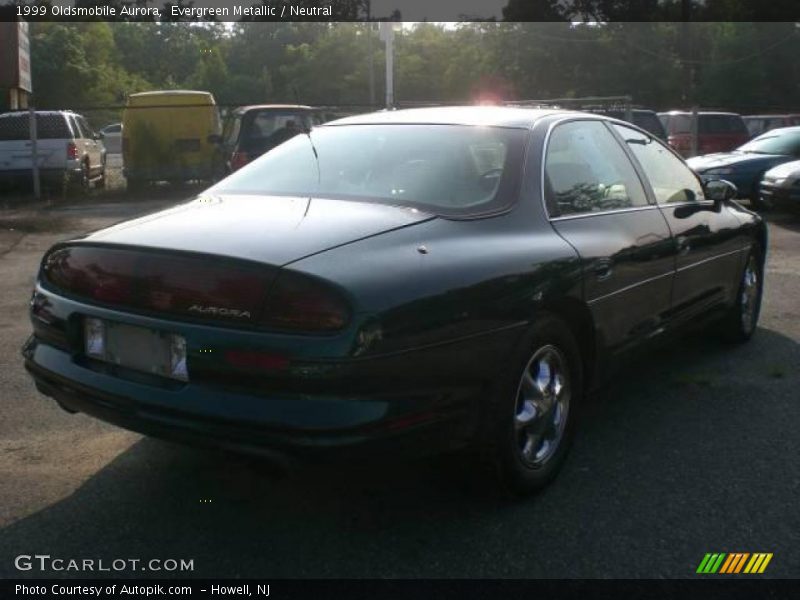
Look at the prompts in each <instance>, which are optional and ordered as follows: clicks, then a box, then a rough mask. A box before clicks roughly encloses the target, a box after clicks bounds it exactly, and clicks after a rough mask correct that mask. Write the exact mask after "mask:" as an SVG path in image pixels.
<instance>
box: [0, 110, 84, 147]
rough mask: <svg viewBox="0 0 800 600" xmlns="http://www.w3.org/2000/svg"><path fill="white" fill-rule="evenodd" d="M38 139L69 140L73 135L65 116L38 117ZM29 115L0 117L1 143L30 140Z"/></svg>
mask: <svg viewBox="0 0 800 600" xmlns="http://www.w3.org/2000/svg"><path fill="white" fill-rule="evenodd" d="M36 137H37V139H40V140H53V139H69V138H71V137H72V134H71V133H70V131H69V127H68V126H67V120H66V119H65V118H64V116H63V115H36ZM30 138H31V131H30V118H29V115H28V114H27V113H25V114H19V115H8V116H2V117H0V141H10V140H29V139H30Z"/></svg>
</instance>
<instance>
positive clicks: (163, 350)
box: [83, 317, 189, 381]
mask: <svg viewBox="0 0 800 600" xmlns="http://www.w3.org/2000/svg"><path fill="white" fill-rule="evenodd" d="M83 332H84V336H83V337H84V352H86V355H87V356H89V357H90V358H94V359H97V360H101V361H103V362H106V363H110V364H114V365H119V366H121V367H126V368H128V369H133V370H134V371H141V372H143V373H151V374H153V375H159V376H161V377H168V378H170V379H177V380H180V381H188V380H189V373H188V371H187V368H186V340H185V339H184V337H183V336H181V335H178V334H176V333H169V332H165V331H156V330H153V329H147V328H145V327H136V326H134V325H126V324H124V323H116V322H114V321H106V320H105V319H95V318H92V317H86V318H85V319H84V326H83Z"/></svg>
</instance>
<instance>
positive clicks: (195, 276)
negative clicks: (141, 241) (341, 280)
mask: <svg viewBox="0 0 800 600" xmlns="http://www.w3.org/2000/svg"><path fill="white" fill-rule="evenodd" d="M277 273H278V268H277V267H273V266H269V265H263V266H262V265H253V266H251V265H249V264H241V263H236V262H234V261H230V260H222V259H220V260H218V261H215V260H213V259H212V260H209V258H208V257H197V256H176V255H166V254H163V253H156V252H141V251H136V250H128V249H115V248H105V247H99V246H68V247H62V248H58V249H56V250H54V251H52V252H50V253H49V254H48V255H47V256H46V257H45V260H44V263H43V265H42V281H43V283H44V284H45V286H49V287H53V288H55V289H56V290H57V291H61V292H63V293H65V294H67V295H70V296H74V297H76V298H78V299H85V300H87V301H90V302H98V303H101V304H106V305H112V306H115V307H120V308H128V309H132V310H144V311H149V312H158V313H165V314H169V315H178V316H183V317H187V318H192V319H196V320H205V321H223V322H226V323H240V324H243V325H244V324H250V325H253V324H256V325H261V326H263V327H267V328H270V329H279V330H283V331H294V332H308V333H311V332H332V331H336V330H339V329H342V328H343V327H344V326H345V325H346V324H347V321H348V319H349V314H350V313H349V308H348V304H347V303H346V301H345V300H344V298H342V296H341V295H340V294H339V293H338V292H337V291H336V290H335V289H334V288H332V287H331V286H330V285H328V284H326V283H324V282H321V281H319V280H316V279H313V278H311V277H308V276H306V275H300V274H298V273H295V272H292V271H281V272H280V273H279V274H278V275H277V277H276V274H277Z"/></svg>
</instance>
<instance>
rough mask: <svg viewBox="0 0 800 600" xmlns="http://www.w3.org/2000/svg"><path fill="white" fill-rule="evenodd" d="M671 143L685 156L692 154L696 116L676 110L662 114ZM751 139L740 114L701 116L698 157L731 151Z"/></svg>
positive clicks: (700, 114)
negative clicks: (693, 126)
mask: <svg viewBox="0 0 800 600" xmlns="http://www.w3.org/2000/svg"><path fill="white" fill-rule="evenodd" d="M658 118H659V119H661V123H662V124H663V125H664V129H666V131H667V141H668V142H669V145H670V146H672V147H673V148H675V150H677V151H678V152H679V153H680V154H681V155H683V156H686V157H689V156H691V155H692V113H691V112H685V111H677V110H673V111H670V112H663V113H658ZM749 139H750V133H749V132H748V131H747V126H746V125H745V124H744V120H742V117H741V116H740V115H737V114H736V113H726V112H699V113H697V154H698V155H700V154H710V153H712V152H728V151H729V150H733V149H734V148H736V147H738V146H741V145H742V144H744V143H745V142H746V141H747V140H749Z"/></svg>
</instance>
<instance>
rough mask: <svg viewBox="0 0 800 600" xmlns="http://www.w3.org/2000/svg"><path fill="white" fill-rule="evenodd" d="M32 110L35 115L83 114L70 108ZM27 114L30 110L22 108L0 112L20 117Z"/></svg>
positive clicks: (4, 114)
mask: <svg viewBox="0 0 800 600" xmlns="http://www.w3.org/2000/svg"><path fill="white" fill-rule="evenodd" d="M34 112H35V113H36V114H37V115H43V116H60V115H72V116H74V117H81V116H83V115H80V114H78V113H76V112H73V111H71V110H37V111H34ZM29 114H30V111H28V110H24V109H23V110H12V111H9V112H5V113H0V117H20V116H23V115H29Z"/></svg>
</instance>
